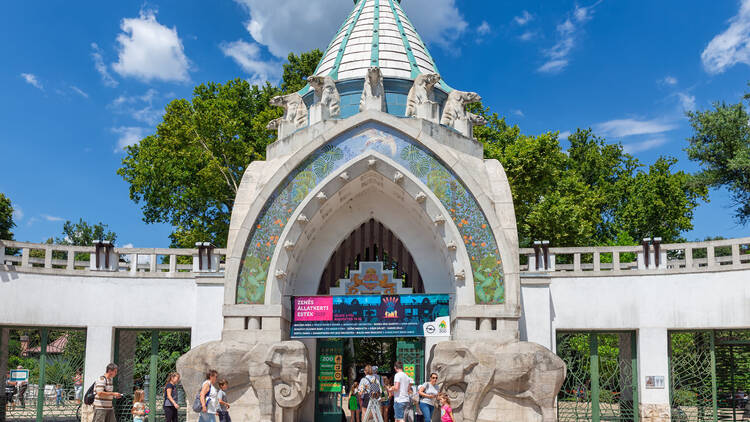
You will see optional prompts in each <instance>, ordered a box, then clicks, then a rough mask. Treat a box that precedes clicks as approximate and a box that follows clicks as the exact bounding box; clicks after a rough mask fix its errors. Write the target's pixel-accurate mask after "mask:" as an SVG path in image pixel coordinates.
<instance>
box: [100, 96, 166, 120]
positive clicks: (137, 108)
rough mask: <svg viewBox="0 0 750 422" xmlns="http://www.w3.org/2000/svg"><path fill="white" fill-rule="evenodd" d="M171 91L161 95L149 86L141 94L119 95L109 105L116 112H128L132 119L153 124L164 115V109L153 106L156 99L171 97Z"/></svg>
mask: <svg viewBox="0 0 750 422" xmlns="http://www.w3.org/2000/svg"><path fill="white" fill-rule="evenodd" d="M173 96H174V94H173V93H169V94H167V95H161V94H160V93H159V91H157V90H155V89H153V88H151V89H149V90H148V91H146V92H145V93H144V94H143V95H133V96H130V95H126V94H123V95H120V96H119V97H117V98H115V99H114V101H112V103H111V104H110V105H109V108H110V109H112V110H114V111H115V112H116V113H120V114H128V115H130V117H132V118H133V119H135V120H137V121H139V122H141V123H145V124H147V125H151V126H154V125H156V124H157V123H158V122H159V120H161V118H162V116H163V115H164V111H163V110H162V109H159V108H157V107H155V106H154V102H155V101H156V100H158V99H166V98H169V97H173Z"/></svg>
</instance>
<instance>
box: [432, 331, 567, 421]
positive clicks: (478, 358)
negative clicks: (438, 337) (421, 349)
mask: <svg viewBox="0 0 750 422" xmlns="http://www.w3.org/2000/svg"><path fill="white" fill-rule="evenodd" d="M430 366H431V368H432V371H434V372H437V374H438V383H439V384H440V386H441V390H442V391H445V392H447V393H448V394H449V395H450V396H451V401H452V402H453V403H452V404H453V408H454V411H455V413H456V414H458V415H460V416H459V417H457V422H458V421H472V422H473V421H476V420H477V418H478V417H479V411H480V408H481V406H482V403H483V401H484V400H485V399H488V398H491V397H488V395H492V394H497V395H500V396H502V397H504V398H506V399H509V400H511V401H514V402H517V403H521V404H525V405H529V406H531V407H532V408H534V409H535V410H537V411H538V412H539V414H540V415H542V418H543V421H544V422H555V421H557V415H556V412H555V398H556V397H557V393H558V392H559V391H560V387H561V386H562V384H563V381H564V380H565V371H566V368H565V362H563V361H562V359H560V358H559V357H558V356H557V355H555V354H554V353H552V352H551V351H550V350H548V349H546V348H544V347H542V346H540V345H538V344H535V343H526V342H513V343H506V344H503V343H498V342H491V341H483V342H481V343H467V342H458V341H446V342H442V343H438V344H437V346H435V349H434V351H433V356H432V360H431V363H430ZM517 419H520V418H514V417H512V415H509V418H508V420H517Z"/></svg>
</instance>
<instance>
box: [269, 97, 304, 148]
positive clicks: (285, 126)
mask: <svg viewBox="0 0 750 422" xmlns="http://www.w3.org/2000/svg"><path fill="white" fill-rule="evenodd" d="M270 104H271V105H272V106H276V107H284V116H282V117H279V118H278V119H274V120H271V121H270V122H269V123H268V126H267V128H268V130H278V138H279V139H281V138H284V137H286V136H288V135H290V134H291V133H293V132H294V131H295V130H297V129H300V128H303V127H305V126H307V107H306V106H305V102H304V101H303V100H302V96H300V95H299V94H297V93H296V92H295V93H292V94H287V95H279V96H276V97H273V98H271V101H270Z"/></svg>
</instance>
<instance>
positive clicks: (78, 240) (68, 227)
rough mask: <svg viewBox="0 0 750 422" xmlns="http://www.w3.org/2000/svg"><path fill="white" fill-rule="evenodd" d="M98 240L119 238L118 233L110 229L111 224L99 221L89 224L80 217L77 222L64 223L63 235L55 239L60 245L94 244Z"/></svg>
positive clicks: (113, 240)
mask: <svg viewBox="0 0 750 422" xmlns="http://www.w3.org/2000/svg"><path fill="white" fill-rule="evenodd" d="M97 240H108V241H110V242H112V243H114V242H115V240H117V234H115V233H114V232H112V231H109V226H108V225H106V224H104V223H102V222H99V223H96V224H89V223H87V222H86V221H83V218H80V219H79V220H78V222H77V223H73V222H71V221H70V220H68V221H66V222H65V224H63V229H62V236H61V237H58V238H56V239H55V243H56V244H58V245H74V246H92V245H93V244H94V242H96V241H97Z"/></svg>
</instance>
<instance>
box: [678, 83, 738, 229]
mask: <svg viewBox="0 0 750 422" xmlns="http://www.w3.org/2000/svg"><path fill="white" fill-rule="evenodd" d="M745 100H750V94H747V95H745ZM687 116H688V118H689V119H690V124H691V125H692V127H693V132H694V133H693V136H691V137H690V138H688V142H689V146H688V147H687V149H686V151H687V154H688V157H689V158H690V159H691V160H694V161H697V162H698V163H700V166H701V172H700V173H699V174H698V177H697V178H696V180H697V182H698V183H700V184H701V185H703V186H708V187H726V188H727V189H728V190H729V192H730V193H731V195H732V200H733V201H734V203H735V205H736V207H737V210H736V214H735V216H736V218H737V220H738V221H739V222H740V223H742V224H747V223H748V222H750V123H748V119H750V114H748V111H747V109H746V108H745V105H744V104H743V103H742V102H740V103H737V104H726V103H723V102H722V103H718V102H717V103H714V104H713V109H712V110H704V111H689V112H687Z"/></svg>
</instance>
